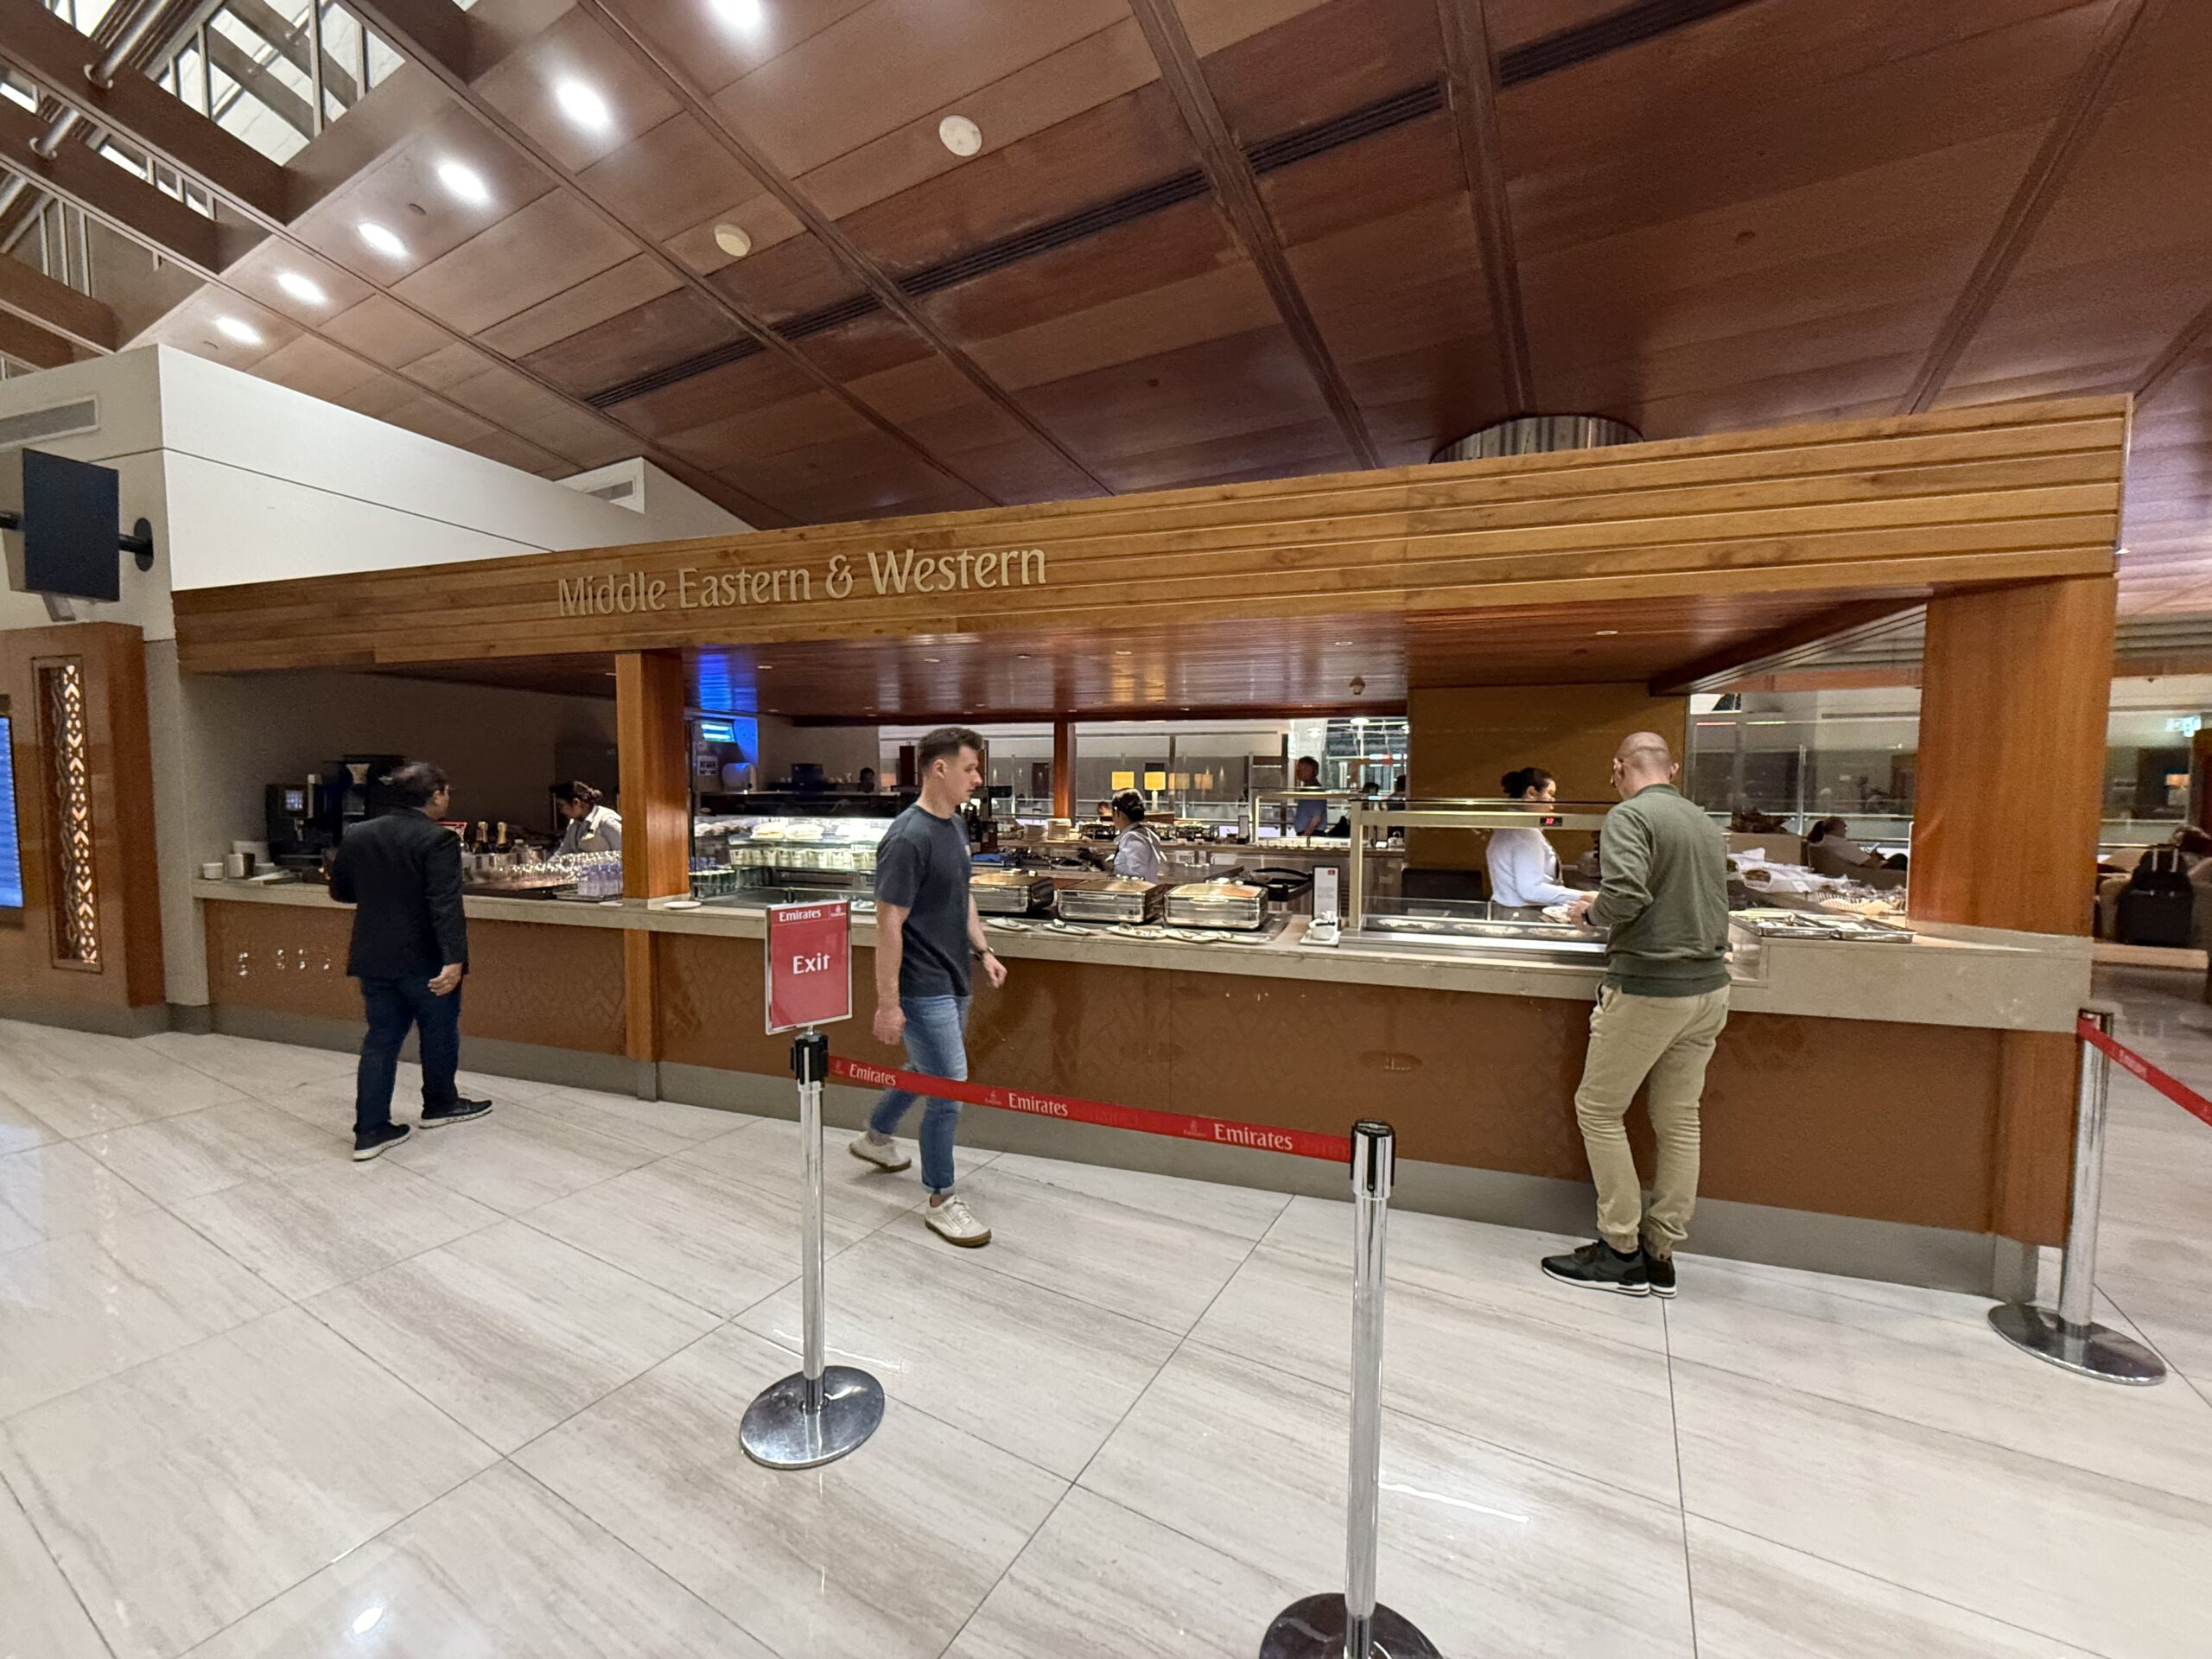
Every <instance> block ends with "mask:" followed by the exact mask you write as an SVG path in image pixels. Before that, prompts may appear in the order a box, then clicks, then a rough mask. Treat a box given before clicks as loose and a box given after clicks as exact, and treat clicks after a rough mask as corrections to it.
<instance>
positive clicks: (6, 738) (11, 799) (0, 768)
mask: <svg viewBox="0 0 2212 1659" xmlns="http://www.w3.org/2000/svg"><path fill="white" fill-rule="evenodd" d="M22 907H23V865H22V860H21V859H20V858H18V857H17V856H16V728H15V727H14V725H13V724H12V723H10V721H9V718H8V716H7V715H0V910H21V909H22Z"/></svg>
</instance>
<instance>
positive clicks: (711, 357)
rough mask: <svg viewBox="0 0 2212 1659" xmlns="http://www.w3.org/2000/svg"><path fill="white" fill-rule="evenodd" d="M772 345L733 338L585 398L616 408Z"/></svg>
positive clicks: (593, 403) (601, 406) (750, 338)
mask: <svg viewBox="0 0 2212 1659" xmlns="http://www.w3.org/2000/svg"><path fill="white" fill-rule="evenodd" d="M767 349H768V348H767V347H766V346H763V345H762V344H761V343H760V341H759V340H755V339H753V336H752V335H750V334H747V335H746V336H745V338H744V339H742V340H732V341H730V343H729V344H728V345H727V346H715V349H714V350H713V351H711V352H702V353H699V355H698V356H696V357H687V358H685V359H683V361H682V362H681V363H671V364H670V365H668V366H667V367H666V368H664V369H655V370H654V371H653V372H652V373H651V374H641V375H639V377H638V378H636V379H635V380H625V381H624V382H623V383H622V384H621V385H619V386H609V387H608V388H607V390H606V391H594V393H592V394H591V396H590V397H587V398H585V399H584V401H585V402H586V403H588V404H590V405H591V406H592V407H593V408H594V409H612V408H613V406H614V405H615V404H620V403H626V402H628V401H629V400H630V399H631V398H632V397H644V396H645V394H646V393H647V392H649V391H661V390H662V389H664V387H668V386H672V385H676V384H677V382H679V381H683V380H689V379H690V378H693V377H694V376H696V375H702V374H705V373H706V372H708V371H709V370H710V369H719V368H723V367H726V366H727V365H729V364H732V363H742V362H743V361H744V360H745V359H747V358H748V357H758V356H759V355H760V353H763V352H765V351H766V350H767Z"/></svg>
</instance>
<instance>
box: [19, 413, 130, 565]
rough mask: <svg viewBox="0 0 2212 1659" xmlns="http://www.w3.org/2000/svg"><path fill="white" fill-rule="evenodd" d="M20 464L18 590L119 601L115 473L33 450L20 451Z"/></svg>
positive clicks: (119, 497) (118, 495)
mask: <svg viewBox="0 0 2212 1659" xmlns="http://www.w3.org/2000/svg"><path fill="white" fill-rule="evenodd" d="M22 461H23V524H22V531H20V532H19V533H20V534H21V535H22V538H23V556H22V568H21V572H20V575H19V578H18V582H19V585H20V586H21V587H22V590H23V591H24V592H25V593H27V594H63V595H66V596H67V597H68V598H71V599H99V600H105V601H108V602H109V603H111V604H112V603H113V602H114V601H117V600H118V599H120V598H122V597H123V562H122V559H121V557H120V556H118V552H117V549H116V520H117V518H118V516H119V512H118V509H119V507H120V505H121V502H122V495H121V486H120V483H119V480H118V479H117V477H116V474H115V472H114V469H113V468H111V467H100V466H96V465H94V464H93V463H92V462H91V461H71V460H69V459H68V458H67V456H63V455H49V454H43V453H41V451H39V450H36V449H26V450H24V451H23V452H22ZM11 563H12V562H11Z"/></svg>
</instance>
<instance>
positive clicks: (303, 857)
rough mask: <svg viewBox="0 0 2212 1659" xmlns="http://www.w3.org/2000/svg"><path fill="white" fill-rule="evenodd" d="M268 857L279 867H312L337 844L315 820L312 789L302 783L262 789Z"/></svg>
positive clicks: (275, 785) (298, 868)
mask: <svg viewBox="0 0 2212 1659" xmlns="http://www.w3.org/2000/svg"><path fill="white" fill-rule="evenodd" d="M264 797H265V799H264V808H263V810H264V815H265V818H264V821H265V823H266V825H267V838H268V842H269V856H270V858H272V859H274V860H275V861H276V862H277V868H279V869H295V870H312V869H314V868H315V867H316V866H317V865H319V864H320V863H321V861H322V854H323V850H324V849H326V848H328V847H332V846H334V845H336V842H334V841H332V839H331V838H330V833H329V831H328V830H327V829H323V828H322V827H321V824H319V823H316V822H315V791H314V789H313V788H312V787H311V786H310V785H308V784H307V783H305V782H300V783H290V784H271V785H269V786H268V788H267V790H266V791H264Z"/></svg>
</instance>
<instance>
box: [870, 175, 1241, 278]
mask: <svg viewBox="0 0 2212 1659" xmlns="http://www.w3.org/2000/svg"><path fill="white" fill-rule="evenodd" d="M1205 193H1206V175H1205V174H1203V173H1201V172H1199V171H1198V169H1197V168H1192V169H1191V170H1190V171H1189V172H1187V173H1178V174H1176V175H1174V176H1173V178H1168V179H1162V180H1160V181H1159V182H1158V183H1157V184H1147V185H1146V186H1145V187H1144V188H1142V189H1140V190H1132V191H1130V192H1128V194H1126V195H1120V196H1116V197H1114V198H1113V199H1112V200H1108V201H1102V202H1099V203H1097V204H1096V205H1095V206H1093V207H1085V208H1084V209H1083V210H1082V211H1081V212H1080V213H1069V214H1067V215H1066V216H1065V217H1064V218H1061V219H1048V220H1046V222H1045V223H1044V224H1042V225H1039V226H1033V227H1032V228H1031V229H1029V230H1026V231H1022V232H1019V233H1017V234H1015V235H1014V236H1005V237H1001V238H999V239H998V240H997V241H995V242H986V243H985V244H984V245H982V247H980V248H976V249H973V250H971V251H969V252H967V253H963V254H962V255H960V256H959V257H957V258H954V259H947V260H944V261H943V262H942V263H940V264H934V265H928V266H925V267H924V268H923V269H922V270H917V271H913V272H912V273H910V274H909V275H907V276H905V277H900V278H899V288H900V289H902V290H904V291H905V293H906V295H907V296H908V297H909V298H912V299H919V298H921V297H922V296H924V295H925V294H935V293H937V292H938V291H939V290H940V289H947V288H950V287H952V286H953V285H954V284H955V283H966V282H972V281H974V280H975V279H976V277H983V276H988V274H989V273H991V272H992V271H995V270H1005V269H1006V268H1007V266H1008V265H1014V264H1020V263H1021V261H1023V260H1024V259H1034V258H1035V257H1037V256H1038V255H1039V254H1040V253H1050V252H1051V251H1052V250H1053V249H1055V248H1065V247H1066V246H1067V245H1069V244H1070V243H1071V242H1080V241H1082V240H1083V239H1084V238H1085V237H1088V236H1096V235H1097V234H1098V233H1099V232H1101V231H1110V230H1112V229H1114V228H1115V227H1116V226H1121V225H1128V224H1133V223H1135V221H1136V220H1138V219H1144V218H1147V217H1148V216H1149V215H1151V214H1154V213H1165V212H1166V210H1167V209H1168V208H1170V207H1178V206H1179V205H1180V204H1182V203H1184V202H1186V201H1193V200H1197V199H1198V197H1200V196H1203V195H1204V194H1205Z"/></svg>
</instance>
